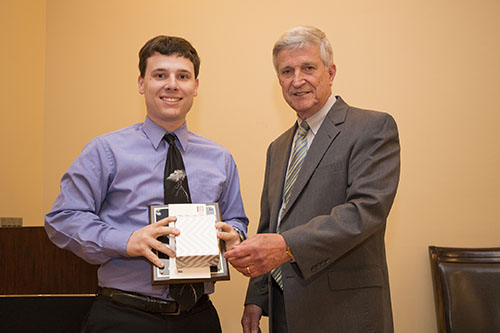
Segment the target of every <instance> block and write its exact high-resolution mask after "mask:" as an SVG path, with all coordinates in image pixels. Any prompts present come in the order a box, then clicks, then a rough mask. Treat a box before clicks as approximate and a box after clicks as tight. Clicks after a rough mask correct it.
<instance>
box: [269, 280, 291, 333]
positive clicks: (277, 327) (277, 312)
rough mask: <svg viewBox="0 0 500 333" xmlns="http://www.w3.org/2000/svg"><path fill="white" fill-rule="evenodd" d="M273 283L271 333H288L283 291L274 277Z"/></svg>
mask: <svg viewBox="0 0 500 333" xmlns="http://www.w3.org/2000/svg"><path fill="white" fill-rule="evenodd" d="M270 279H272V282H271V300H272V308H271V318H269V319H270V320H269V326H270V333H288V329H287V326H286V313H285V299H284V297H283V290H281V288H280V287H279V286H278V284H277V283H276V281H274V279H273V278H272V277H270Z"/></svg>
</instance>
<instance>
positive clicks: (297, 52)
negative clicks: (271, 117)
mask: <svg viewBox="0 0 500 333" xmlns="http://www.w3.org/2000/svg"><path fill="white" fill-rule="evenodd" d="M276 60H277V64H278V79H279V82H280V85H281V89H282V92H283V97H284V98H285V100H286V101H287V103H288V104H289V105H290V106H291V107H292V109H294V110H295V111H296V112H297V115H298V116H299V117H300V118H301V119H307V118H308V117H310V116H312V115H313V114H315V113H316V112H318V111H319V109H321V107H322V106H323V105H325V103H326V101H327V100H328V97H330V95H331V93H332V91H331V86H332V83H333V79H334V78H335V72H336V68H335V65H332V66H330V67H329V68H327V67H326V66H325V65H324V64H323V61H321V58H320V52H319V46H307V47H305V48H302V49H288V50H287V49H285V50H282V51H280V52H279V53H278V55H277V58H276Z"/></svg>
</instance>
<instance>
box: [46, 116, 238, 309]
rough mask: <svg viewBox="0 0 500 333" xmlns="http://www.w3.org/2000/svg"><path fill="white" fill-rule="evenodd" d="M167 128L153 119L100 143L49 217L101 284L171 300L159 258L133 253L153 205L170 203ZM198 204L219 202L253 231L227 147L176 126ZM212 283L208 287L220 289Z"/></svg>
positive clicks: (64, 184)
mask: <svg viewBox="0 0 500 333" xmlns="http://www.w3.org/2000/svg"><path fill="white" fill-rule="evenodd" d="M165 133H166V131H165V129H163V128H162V127H160V126H158V125H157V124H155V123H154V122H152V121H151V120H150V119H149V118H148V117H146V120H145V121H144V122H143V123H138V124H135V125H132V126H129V127H126V128H124V129H121V130H118V131H116V132H112V133H108V134H105V135H102V136H99V137H97V138H95V139H94V140H92V141H91V142H90V143H89V144H88V145H87V146H86V147H85V148H84V149H83V151H82V153H81V154H80V155H79V156H78V157H77V158H76V160H75V161H74V162H73V164H72V165H71V166H70V168H69V169H68V171H67V172H66V173H65V174H64V175H63V177H62V180H61V192H60V193H59V195H58V197H57V199H56V201H55V203H54V206H53V207H52V211H51V212H50V213H48V214H47V215H46V217H45V229H46V231H47V234H48V235H49V238H50V239H51V240H52V241H53V242H54V243H55V244H56V245H57V246H59V247H61V248H64V249H68V250H70V251H72V252H74V253H75V254H77V255H78V256H80V257H82V258H83V259H85V260H86V261H88V262H89V263H92V264H100V265H101V267H100V268H99V271H98V279H99V286H101V287H110V288H117V289H121V290H126V291H132V292H136V293H140V294H143V295H148V296H153V297H158V298H163V299H169V298H170V297H169V294H168V286H167V285H159V286H158V285H156V286H152V284H151V263H150V262H149V261H148V260H147V259H145V258H143V257H134V258H132V257H128V256H127V252H126V247H127V242H128V239H129V238H130V235H131V234H132V233H133V232H134V231H135V230H138V229H140V228H142V227H144V226H146V225H148V223H149V218H148V206H149V205H158V204H163V173H164V168H165V159H166V156H167V151H168V143H166V142H165V140H163V136H164V135H165ZM174 134H175V135H176V136H177V138H178V140H176V143H177V146H178V148H179V150H180V152H181V154H182V158H183V160H184V165H185V168H186V173H187V177H188V181H189V189H190V192H191V199H192V202H193V203H209V202H219V204H220V210H221V215H222V220H223V221H225V222H227V223H228V224H230V225H232V226H233V227H236V228H239V229H240V230H243V231H244V232H246V230H247V225H248V219H247V217H246V215H245V211H244V209H243V202H242V199H241V194H240V183H239V178H238V170H237V168H236V164H235V162H234V160H233V158H232V156H231V154H230V153H229V152H228V151H227V150H226V149H225V148H223V147H222V146H220V145H218V144H216V143H214V142H213V141H210V140H208V139H206V138H203V137H201V136H199V135H196V134H194V133H192V132H189V131H188V130H187V126H186V124H184V125H183V126H182V127H180V128H179V129H177V130H176V131H174ZM213 289H214V288H213V284H212V283H205V292H206V293H211V292H213Z"/></svg>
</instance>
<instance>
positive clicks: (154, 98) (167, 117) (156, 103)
mask: <svg viewBox="0 0 500 333" xmlns="http://www.w3.org/2000/svg"><path fill="white" fill-rule="evenodd" d="M138 84H139V92H140V93H141V94H143V95H144V98H145V100H146V109H147V113H148V116H149V118H150V119H151V120H152V121H153V122H155V123H156V124H158V125H160V126H161V127H163V128H165V129H166V130H168V131H174V130H176V129H177V128H179V127H181V126H182V125H183V124H184V121H185V120H186V115H187V113H188V112H189V110H190V109H191V106H192V105H193V100H194V97H195V96H196V95H198V79H195V77H194V65H193V63H192V62H191V61H190V60H189V59H187V58H184V57H180V56H177V55H175V54H173V55H168V56H166V55H163V54H159V53H155V54H153V55H152V56H151V57H149V58H148V60H147V65H146V72H145V73H144V77H141V76H139V79H138Z"/></svg>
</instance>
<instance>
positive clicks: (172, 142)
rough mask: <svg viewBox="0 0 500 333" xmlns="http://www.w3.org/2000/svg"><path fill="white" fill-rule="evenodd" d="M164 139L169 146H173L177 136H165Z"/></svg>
mask: <svg viewBox="0 0 500 333" xmlns="http://www.w3.org/2000/svg"><path fill="white" fill-rule="evenodd" d="M163 138H165V140H166V141H167V142H168V144H169V145H173V144H174V143H175V136H174V135H173V134H165V136H164V137H163Z"/></svg>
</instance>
